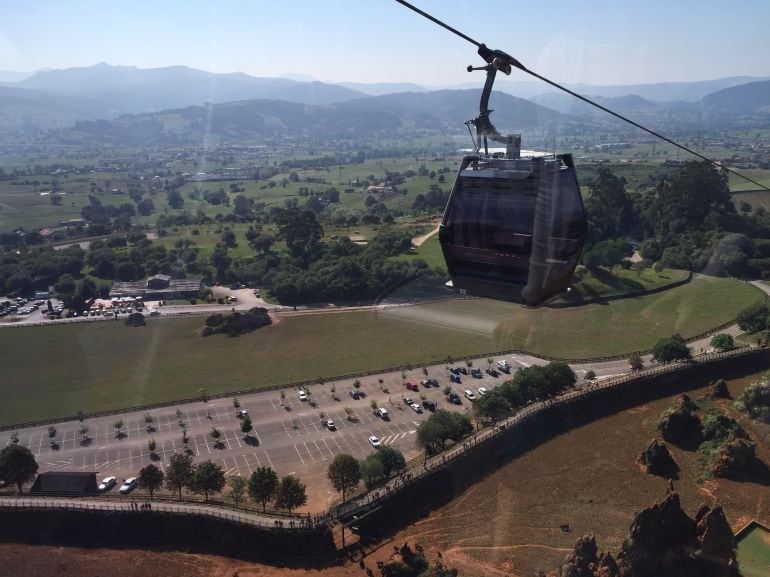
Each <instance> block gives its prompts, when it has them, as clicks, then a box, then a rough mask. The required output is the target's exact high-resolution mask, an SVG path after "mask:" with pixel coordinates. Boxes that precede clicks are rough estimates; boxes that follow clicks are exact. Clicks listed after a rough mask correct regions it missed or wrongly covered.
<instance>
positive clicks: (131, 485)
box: [118, 477, 136, 495]
mask: <svg viewBox="0 0 770 577" xmlns="http://www.w3.org/2000/svg"><path fill="white" fill-rule="evenodd" d="M135 488H136V477H129V478H128V479H126V480H125V481H123V484H122V485H121V486H120V489H118V490H119V491H120V494H121V495H126V494H128V493H130V492H131V491H133V490H134V489H135Z"/></svg>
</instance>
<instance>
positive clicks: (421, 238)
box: [412, 222, 441, 246]
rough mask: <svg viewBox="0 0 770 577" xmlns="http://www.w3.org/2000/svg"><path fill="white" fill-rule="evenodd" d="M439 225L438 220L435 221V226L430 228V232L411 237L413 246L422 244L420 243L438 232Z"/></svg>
mask: <svg viewBox="0 0 770 577" xmlns="http://www.w3.org/2000/svg"><path fill="white" fill-rule="evenodd" d="M440 226H441V223H440V222H437V223H436V228H434V229H433V230H431V231H430V232H427V233H425V234H422V235H420V236H416V237H414V238H413V239H412V244H413V245H414V246H422V243H424V242H425V241H426V240H428V239H429V238H430V237H432V236H433V235H434V234H436V233H437V232H438V229H439V227H440Z"/></svg>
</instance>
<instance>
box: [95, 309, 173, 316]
mask: <svg viewBox="0 0 770 577" xmlns="http://www.w3.org/2000/svg"><path fill="white" fill-rule="evenodd" d="M105 314H107V313H105ZM150 316H151V317H159V316H160V311H159V310H154V311H151V312H150Z"/></svg>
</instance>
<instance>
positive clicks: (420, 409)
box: [409, 403, 422, 413]
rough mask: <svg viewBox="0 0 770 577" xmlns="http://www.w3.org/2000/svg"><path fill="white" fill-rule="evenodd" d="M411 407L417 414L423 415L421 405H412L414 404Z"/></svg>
mask: <svg viewBox="0 0 770 577" xmlns="http://www.w3.org/2000/svg"><path fill="white" fill-rule="evenodd" d="M409 406H410V407H412V410H413V411H414V412H415V413H422V407H421V406H420V405H418V404H417V403H412V404H411V405H409Z"/></svg>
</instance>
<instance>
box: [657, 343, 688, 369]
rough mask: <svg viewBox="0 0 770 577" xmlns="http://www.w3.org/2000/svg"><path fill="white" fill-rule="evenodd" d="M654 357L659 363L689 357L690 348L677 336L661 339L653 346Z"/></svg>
mask: <svg viewBox="0 0 770 577" xmlns="http://www.w3.org/2000/svg"><path fill="white" fill-rule="evenodd" d="M652 358H653V359H655V360H656V361H657V362H659V363H670V362H671V361H676V360H681V359H689V358H690V349H689V347H688V346H687V344H686V343H684V342H682V340H681V339H678V338H676V337H671V338H668V339H660V340H658V342H657V343H655V346H653V347H652Z"/></svg>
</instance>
